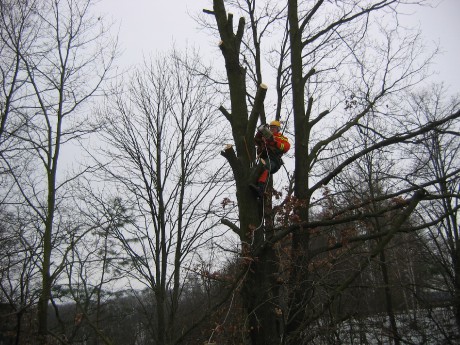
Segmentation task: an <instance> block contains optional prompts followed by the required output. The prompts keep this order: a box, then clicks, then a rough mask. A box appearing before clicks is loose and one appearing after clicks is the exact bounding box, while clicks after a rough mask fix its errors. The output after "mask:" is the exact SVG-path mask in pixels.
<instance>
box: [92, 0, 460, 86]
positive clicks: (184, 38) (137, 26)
mask: <svg viewBox="0 0 460 345" xmlns="http://www.w3.org/2000/svg"><path fill="white" fill-rule="evenodd" d="M432 2H433V4H435V3H438V2H439V0H432ZM211 7H212V1H211V0H171V1H169V0H130V1H126V0H101V2H100V3H99V5H98V9H99V10H100V11H101V12H103V13H105V14H106V16H107V17H108V18H112V19H113V20H115V21H116V22H117V23H118V24H117V25H119V40H120V47H121V49H122V51H123V56H122V58H121V59H120V63H121V64H122V65H124V66H128V65H131V64H136V63H139V62H141V61H142V58H143V56H144V55H149V54H151V53H156V52H158V51H160V52H165V51H167V50H169V49H170V48H171V47H172V45H173V43H174V44H175V45H176V47H177V48H181V47H185V45H186V44H188V45H190V46H195V47H200V49H201V51H202V53H203V52H206V53H208V54H213V53H216V52H217V51H218V49H217V45H216V42H213V41H212V38H211V37H210V36H209V35H206V34H205V33H203V32H199V30H198V29H197V24H196V23H195V22H194V21H193V20H192V19H191V18H190V16H189V14H197V13H199V12H201V10H202V9H203V8H211ZM408 13H410V12H409V11H408ZM412 13H413V15H412V16H405V18H406V19H405V20H407V24H408V25H419V24H420V27H421V29H422V34H423V36H424V38H425V39H426V41H427V44H428V45H431V46H433V45H434V44H435V43H436V42H439V44H440V46H441V49H442V51H443V52H442V54H440V55H439V56H438V57H437V59H436V61H435V65H434V66H433V68H434V69H435V70H437V71H439V75H437V76H434V77H433V80H434V81H437V82H439V81H443V82H444V83H445V84H446V85H447V86H449V87H450V91H451V92H452V93H455V92H460V72H459V67H458V65H459V57H460V20H459V19H458V18H459V17H460V0H443V1H441V3H440V4H439V5H438V6H437V7H436V8H428V7H425V8H420V7H416V8H414V11H413V12H412ZM213 47H215V51H214V52H213Z"/></svg>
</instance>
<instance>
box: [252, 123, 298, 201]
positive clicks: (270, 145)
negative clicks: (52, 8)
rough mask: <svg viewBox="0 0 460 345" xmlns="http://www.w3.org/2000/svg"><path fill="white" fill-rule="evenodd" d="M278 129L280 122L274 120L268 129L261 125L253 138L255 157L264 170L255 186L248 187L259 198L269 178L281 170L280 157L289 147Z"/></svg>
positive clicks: (287, 141)
mask: <svg viewBox="0 0 460 345" xmlns="http://www.w3.org/2000/svg"><path fill="white" fill-rule="evenodd" d="M280 127H281V124H280V122H279V121H276V120H275V121H272V122H270V127H269V129H268V128H267V126H266V125H261V126H259V128H258V130H257V133H256V135H255V137H254V141H255V143H256V146H257V156H258V157H259V158H260V159H261V162H262V163H263V164H264V170H263V171H262V173H261V174H260V176H259V178H258V180H257V184H254V183H251V184H250V185H249V186H250V187H251V189H252V190H253V191H254V192H255V194H256V195H257V196H258V197H260V198H261V197H263V195H264V192H265V187H266V184H267V180H268V178H269V176H270V175H271V174H274V173H276V172H277V171H278V170H279V169H280V168H281V166H282V165H283V160H282V159H281V157H282V156H283V154H285V153H286V152H288V150H289V148H290V147H291V145H290V144H289V140H288V138H286V137H285V136H284V135H283V134H282V133H281V132H280Z"/></svg>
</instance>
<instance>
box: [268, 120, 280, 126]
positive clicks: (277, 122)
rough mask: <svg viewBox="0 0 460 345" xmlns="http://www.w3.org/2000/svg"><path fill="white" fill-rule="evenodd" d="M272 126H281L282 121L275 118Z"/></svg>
mask: <svg viewBox="0 0 460 345" xmlns="http://www.w3.org/2000/svg"><path fill="white" fill-rule="evenodd" d="M270 126H276V127H281V123H280V122H279V121H276V120H274V121H272V122H270Z"/></svg>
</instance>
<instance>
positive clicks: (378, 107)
mask: <svg viewBox="0 0 460 345" xmlns="http://www.w3.org/2000/svg"><path fill="white" fill-rule="evenodd" d="M406 3H412V2H406V1H348V2H329V1H322V0H319V1H315V2H308V1H301V2H298V1H296V0H289V1H286V2H285V3H283V4H280V5H279V6H276V5H273V4H269V2H264V3H263V4H262V5H259V6H256V2H255V1H250V0H248V1H233V2H228V3H225V4H224V1H222V0H214V1H213V8H212V10H205V13H207V14H210V15H212V17H213V18H214V19H215V25H214V28H216V29H217V32H218V34H219V37H220V39H221V42H220V45H219V48H220V50H221V52H222V57H223V59H224V61H225V71H226V81H227V85H228V91H229V94H228V96H229V99H228V102H225V103H224V104H223V105H222V106H221V107H220V110H221V112H222V114H223V116H224V118H226V119H227V120H228V124H229V126H230V127H231V129H232V135H233V142H234V148H235V149H233V147H227V148H226V149H225V150H224V151H223V156H224V157H225V158H226V159H227V161H228V163H229V166H230V167H231V169H232V172H233V177H234V179H235V185H236V196H237V203H238V212H239V213H238V215H239V216H238V221H239V223H238V224H236V223H230V222H229V221H226V220H224V223H225V224H227V225H229V226H230V228H231V229H232V230H233V231H234V232H235V233H236V234H237V235H238V236H239V237H240V240H241V247H242V252H241V256H242V257H244V258H247V257H251V258H252V260H250V261H247V260H246V261H245V262H247V263H248V270H247V272H248V274H246V275H245V276H244V277H245V279H244V282H243V288H242V298H243V304H244V306H245V308H246V311H247V315H248V316H247V318H248V321H247V325H246V327H247V333H248V335H249V339H250V342H251V343H252V344H279V343H286V344H304V343H306V342H308V341H309V340H308V339H312V338H310V337H314V334H313V333H310V334H309V328H308V327H309V325H311V324H312V323H313V322H314V321H315V320H317V319H318V318H320V317H321V315H323V314H324V313H325V311H326V310H328V307H329V306H330V305H331V304H332V303H333V301H334V300H336V299H337V298H338V297H339V296H341V295H342V293H343V292H344V291H345V290H346V289H347V287H349V286H350V284H351V283H352V282H353V281H354V279H356V278H357V277H358V276H359V275H360V273H361V271H362V270H364V269H365V268H366V267H367V266H368V262H370V259H373V258H375V257H377V256H379V255H381V253H382V252H383V250H384V248H385V247H386V245H387V244H388V243H389V242H390V241H391V239H392V238H393V236H395V235H396V234H397V233H398V232H399V231H400V229H401V228H402V227H403V225H404V224H405V223H406V222H407V220H408V219H409V216H410V215H411V213H412V212H413V211H414V209H415V208H416V207H417V205H418V204H419V202H420V201H421V200H423V199H424V197H425V192H424V191H423V190H422V189H421V187H423V186H428V185H429V184H430V183H433V180H431V181H430V182H426V184H425V185H422V186H420V185H418V184H414V183H413V182H414V181H413V180H411V181H409V183H406V184H401V185H400V186H399V189H398V190H397V191H396V192H395V193H392V194H388V195H386V196H385V197H384V198H394V197H398V196H401V197H403V198H405V200H404V202H401V203H400V204H399V205H396V207H397V208H399V209H400V212H398V214H397V216H395V217H393V219H392V222H391V224H389V225H388V228H387V230H386V231H383V232H382V233H380V234H379V237H381V239H380V241H379V242H378V243H375V244H374V245H372V246H371V247H370V249H369V251H368V253H367V255H366V256H365V257H363V258H362V261H360V266H359V267H360V270H358V271H356V272H354V273H352V274H351V275H350V276H349V277H346V278H344V279H343V280H342V281H341V282H340V283H339V284H338V285H337V286H336V288H335V289H334V290H333V291H332V292H331V293H330V294H329V296H328V298H327V300H326V301H324V303H322V304H321V305H320V306H318V308H314V307H313V305H312V304H311V303H310V302H311V301H314V300H315V298H316V296H315V278H314V276H312V275H311V274H310V272H309V267H310V264H311V262H312V260H313V259H314V255H315V252H312V250H311V246H312V237H311V233H312V231H313V230H314V229H315V228H318V227H320V226H326V225H328V226H333V225H338V224H352V222H353V221H355V220H357V219H359V218H362V217H372V211H371V210H370V209H368V210H367V211H366V212H365V213H364V214H363V213H361V212H356V213H355V214H353V215H350V214H347V216H345V215H344V213H343V210H337V212H336V213H334V214H328V217H327V218H323V219H314V218H313V217H312V210H313V209H314V208H315V207H318V204H317V203H315V199H316V198H318V196H319V195H318V194H319V193H320V192H321V191H322V188H323V186H325V185H333V181H335V180H336V179H339V178H340V176H341V175H342V174H344V173H345V172H346V171H347V169H349V167H350V166H351V164H353V163H354V162H357V161H358V160H359V159H361V158H362V157H365V156H366V155H368V154H369V153H371V152H374V151H376V150H378V149H382V148H387V147H391V146H396V145H403V144H404V145H411V144H412V143H411V140H412V139H415V138H420V137H421V136H423V135H424V134H425V133H429V132H431V131H433V130H434V129H436V128H437V127H439V126H441V125H443V124H444V123H447V122H448V121H450V120H452V119H455V118H458V117H459V115H460V113H459V112H458V111H456V112H453V113H451V114H449V115H446V116H444V117H442V118H438V119H435V120H433V119H430V120H428V121H424V122H420V123H417V124H413V125H412V126H402V125H401V117H402V116H408V115H407V113H403V112H402V111H401V109H399V110H396V107H394V106H393V104H394V103H397V100H398V101H399V96H400V95H401V94H402V92H403V91H404V90H406V89H410V88H412V87H413V86H414V85H416V84H417V83H418V82H419V81H420V80H422V79H423V76H424V71H425V69H426V67H427V62H428V61H429V59H430V57H431V56H429V55H428V56H427V55H423V54H422V51H423V47H422V45H421V44H420V41H419V37H418V34H417V33H415V34H412V33H409V34H407V35H403V31H402V28H401V27H399V26H398V21H397V16H398V9H399V8H400V7H401V6H403V5H404V4H406ZM258 4H260V3H258ZM265 4H267V5H266V6H265ZM226 5H228V6H230V7H232V8H234V9H236V10H238V11H239V10H240V9H243V10H242V11H241V12H242V13H246V14H248V15H249V18H250V19H249V21H248V23H249V26H248V25H247V24H246V20H245V18H244V17H241V18H240V19H239V22H238V25H237V28H236V29H235V28H234V23H233V14H232V13H231V11H232V10H229V11H227V9H226ZM277 8H279V11H273V12H272V11H270V9H277ZM264 23H265V24H266V25H265V24H264ZM208 25H211V24H208ZM248 28H249V30H250V31H251V32H252V35H249V38H250V40H253V41H251V42H247V41H245V38H247V36H246V35H245V32H246V29H248ZM269 28H272V29H273V31H275V30H274V28H276V29H279V28H284V29H285V30H286V31H285V34H284V35H279V36H276V38H279V40H278V41H276V43H274V42H270V43H269V44H270V46H271V47H273V46H275V47H277V49H275V50H274V53H275V54H274V55H272V59H271V60H270V61H271V62H272V66H275V67H276V68H275V70H274V71H273V72H274V74H275V78H276V86H277V87H276V91H277V102H278V103H277V106H276V112H275V117H276V119H279V116H280V115H281V114H280V112H279V111H280V109H286V108H287V109H291V110H292V116H293V121H292V122H291V121H289V123H288V124H287V129H286V131H287V133H288V135H291V138H292V140H293V141H294V156H295V157H294V159H295V172H294V181H293V183H294V198H291V196H289V198H288V199H286V200H285V201H284V202H285V203H286V202H289V201H292V200H294V201H295V203H291V206H290V208H289V209H290V212H291V216H292V217H290V218H289V217H288V219H290V221H289V222H288V223H287V224H285V225H282V226H279V227H272V226H270V222H265V225H264V226H260V224H263V223H262V219H263V215H264V213H263V212H262V209H263V207H261V206H260V205H258V203H257V200H256V199H255V198H254V196H253V195H252V194H251V192H250V190H249V189H248V184H249V183H251V182H253V181H251V176H253V175H254V174H253V172H254V168H253V161H254V158H255V152H254V145H253V144H254V141H253V135H254V131H255V129H256V125H257V121H258V119H259V118H260V119H261V120H262V122H264V120H265V117H264V113H265V110H264V106H263V101H264V97H265V94H266V89H265V88H264V87H260V86H259V85H253V84H252V83H250V82H251V81H257V82H260V81H261V80H260V77H261V76H263V78H264V80H267V78H270V77H273V75H271V74H270V72H266V73H264V72H263V68H264V66H265V65H264V64H263V63H262V62H261V61H259V60H258V58H260V54H259V53H258V49H260V48H261V47H262V38H263V37H264V33H266V32H269V31H270V30H269ZM251 47H254V50H252V48H251ZM278 47H280V48H278ZM246 49H249V51H250V52H251V53H252V54H249V53H248V50H246ZM262 55H263V54H262ZM273 56H275V57H276V58H273ZM270 61H269V62H270ZM274 61H278V63H273V62H274ZM253 71H260V72H256V73H252V72H253ZM253 76H256V77H253ZM249 77H251V78H249ZM256 89H257V92H255V90H256ZM291 110H288V111H287V114H291ZM368 118H382V121H385V127H384V128H383V129H381V128H375V127H369V128H368V129H369V131H370V132H373V133H375V137H374V138H375V139H373V140H372V141H371V143H370V144H369V143H368V144H366V145H365V144H364V143H362V142H352V141H351V140H350V136H351V134H352V133H353V131H354V129H356V128H359V127H360V126H362V127H366V126H368V125H370V124H372V123H369V122H367V121H366V119H368ZM411 118H412V117H411ZM290 128H291V129H292V132H291V131H290V130H289V129H290ZM292 136H293V137H292ZM411 194H412V196H411ZM269 202H270V201H269V200H265V201H264V203H265V206H266V205H269ZM393 210H394V208H393ZM386 211H390V209H387V210H386ZM265 214H266V212H265ZM272 216H273V214H272ZM365 239H366V237H361V238H360V239H359V240H365ZM281 240H288V241H289V243H290V252H291V257H292V259H293V260H292V262H291V263H290V264H289V266H288V267H285V269H286V270H288V272H289V278H288V279H287V282H286V285H285V288H286V291H287V299H286V298H285V297H286V294H281V293H280V290H279V281H278V280H277V279H276V277H277V274H278V273H279V272H278V271H279V266H278V265H279V261H278V258H277V256H276V253H275V251H274V246H273V245H274V244H275V243H279V242H280V241H281ZM356 240H358V239H356Z"/></svg>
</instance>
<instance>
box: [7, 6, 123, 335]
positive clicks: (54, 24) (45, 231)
mask: <svg viewBox="0 0 460 345" xmlns="http://www.w3.org/2000/svg"><path fill="white" fill-rule="evenodd" d="M92 4H93V1H92V0H81V1H80V0H79V1H72V2H60V1H46V2H43V1H41V2H33V1H20V2H18V4H16V5H20V6H19V7H17V8H16V7H14V5H15V4H14V3H13V2H10V1H6V2H2V6H3V5H5V6H6V7H8V8H10V6H13V7H11V8H14V9H15V10H14V14H15V15H17V17H18V18H19V19H21V20H23V21H20V20H19V21H17V22H15V23H12V26H11V30H9V31H8V34H9V35H10V36H9V39H10V42H12V43H11V45H10V46H8V48H9V52H10V53H9V54H10V56H11V57H12V61H14V64H13V65H12V66H13V68H12V71H13V72H11V73H12V75H13V79H12V81H11V82H10V84H8V85H10V88H9V91H8V92H7V93H6V97H7V99H8V97H10V98H12V97H13V96H15V97H14V99H15V100H16V103H17V104H19V105H22V107H21V108H18V106H13V103H11V102H10V103H9V104H6V105H5V107H4V108H2V120H6V119H7V118H8V121H9V119H13V118H18V119H21V118H25V119H27V126H26V127H24V128H23V130H22V131H21V132H17V131H16V132H14V131H12V130H9V135H14V138H15V140H16V141H17V142H18V145H19V148H20V150H21V154H20V155H19V158H15V159H14V160H6V161H5V162H6V163H5V164H6V166H7V168H8V170H10V171H13V174H12V178H13V180H14V183H15V187H14V188H15V190H16V194H15V195H16V196H17V197H16V199H15V200H13V199H10V200H9V202H16V203H18V204H21V205H23V206H24V209H26V210H27V213H28V214H29V215H31V216H33V217H34V218H35V220H34V222H33V223H31V225H33V226H32V227H31V229H30V230H31V231H36V232H37V233H39V234H40V240H41V242H40V246H39V248H37V250H36V255H40V261H39V264H38V268H39V271H40V274H41V291H40V298H39V303H38V323H39V326H38V332H39V334H40V339H41V342H42V343H46V336H47V333H48V303H49V300H50V298H51V289H52V286H53V284H54V282H55V281H56V279H57V277H58V276H59V273H60V272H61V271H62V269H63V265H62V262H63V261H62V257H60V255H59V254H58V252H57V251H55V249H56V248H57V246H59V245H61V244H64V243H65V236H64V233H63V232H62V231H63V230H64V229H66V230H69V228H68V227H66V225H65V224H64V223H62V222H63V219H64V218H65V212H61V209H62V210H65V209H66V207H69V205H65V203H63V201H64V200H65V196H66V195H65V186H66V184H67V183H68V182H69V181H72V180H74V179H75V178H77V177H78V175H79V173H78V174H76V175H69V176H65V174H63V173H62V174H61V173H60V172H63V170H61V169H60V168H59V166H60V164H59V163H60V161H61V159H60V158H61V152H62V150H63V148H64V145H66V144H67V145H66V146H65V147H68V146H69V144H70V143H72V142H78V140H80V139H81V138H83V137H84V136H85V135H87V134H88V133H91V132H93V131H94V130H95V129H96V127H95V126H94V125H93V123H94V122H93V121H88V120H89V119H90V117H89V115H83V114H84V112H87V111H88V104H89V102H88V101H89V100H90V99H91V98H92V97H94V96H96V94H97V92H98V90H100V89H101V85H102V82H103V81H104V80H105V79H106V77H107V73H108V71H109V69H110V67H111V65H112V62H113V59H114V51H115V50H114V48H115V44H114V41H113V40H111V39H110V37H109V36H108V33H107V29H108V28H107V27H106V26H105V24H104V21H102V20H100V19H101V18H97V17H92V15H91V8H92ZM3 13H4V12H3V11H2V14H3ZM10 18H16V17H10ZM11 20H12V19H10V21H11ZM24 36H26V37H24ZM36 37H38V38H37V39H34V40H32V38H36ZM24 39H25V41H23V40H24ZM18 66H21V67H20V68H21V71H22V72H21V74H20V76H21V78H16V79H14V76H19V74H17V73H16V71H18ZM4 85H5V83H4ZM85 107H86V108H85ZM6 112H8V113H6ZM69 152H70V151H69ZM19 160H20V161H19ZM19 162H20V164H19ZM17 167H20V169H19V168H17ZM13 168H16V169H13ZM57 214H58V215H59V217H56V215H57ZM68 224H70V223H68ZM75 229H76V228H74V230H75ZM69 231H71V230H69ZM64 253H65V251H64ZM59 262H60V263H61V264H59Z"/></svg>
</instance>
